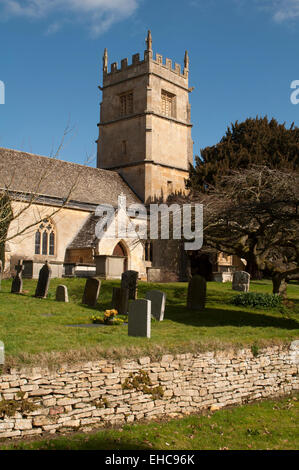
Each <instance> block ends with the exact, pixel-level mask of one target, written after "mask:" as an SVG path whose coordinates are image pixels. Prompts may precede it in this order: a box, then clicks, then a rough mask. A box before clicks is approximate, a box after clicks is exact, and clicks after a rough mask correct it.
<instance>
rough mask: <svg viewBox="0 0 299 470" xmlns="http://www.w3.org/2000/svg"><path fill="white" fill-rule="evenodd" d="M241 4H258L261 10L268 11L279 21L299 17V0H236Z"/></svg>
mask: <svg viewBox="0 0 299 470" xmlns="http://www.w3.org/2000/svg"><path fill="white" fill-rule="evenodd" d="M234 1H235V2H236V3H237V4H239V5H240V6H245V5H248V4H250V3H251V4H252V2H254V5H256V6H257V7H258V8H259V9H260V10H263V11H267V12H269V14H270V15H271V17H272V19H273V20H274V21H276V22H277V23H282V22H283V21H287V20H297V19H299V0H234Z"/></svg>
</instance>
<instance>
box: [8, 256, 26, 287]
mask: <svg viewBox="0 0 299 470" xmlns="http://www.w3.org/2000/svg"><path fill="white" fill-rule="evenodd" d="M15 268H16V271H17V273H16V275H15V277H14V278H13V281H12V285H11V293H12V294H21V293H22V290H23V279H22V272H23V269H24V266H23V260H19V262H18V264H17V266H16V267H15Z"/></svg>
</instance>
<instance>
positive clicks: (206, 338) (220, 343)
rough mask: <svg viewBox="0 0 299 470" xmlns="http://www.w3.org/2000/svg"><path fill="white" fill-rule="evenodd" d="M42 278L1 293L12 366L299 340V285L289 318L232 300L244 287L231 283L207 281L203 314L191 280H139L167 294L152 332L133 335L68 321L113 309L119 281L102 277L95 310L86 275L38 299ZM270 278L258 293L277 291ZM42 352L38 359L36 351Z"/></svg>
mask: <svg viewBox="0 0 299 470" xmlns="http://www.w3.org/2000/svg"><path fill="white" fill-rule="evenodd" d="M36 283H37V281H36V280H24V287H23V289H24V291H25V294H24V295H15V294H10V288H11V281H10V280H5V281H2V289H1V291H0V339H1V340H2V341H3V342H4V343H5V350H6V359H7V363H8V364H11V365H12V364H17V363H20V362H21V363H37V362H38V364H43V363H44V364H54V363H55V364H58V363H61V362H64V361H72V362H73V361H74V360H76V359H80V360H81V359H84V360H85V359H88V360H90V359H91V358H92V359H95V358H96V357H118V358H120V357H124V356H126V355H127V357H133V356H137V355H140V354H143V355H147V354H149V355H151V356H159V355H161V354H162V353H167V352H170V353H171V352H187V351H188V352H192V351H203V350H207V349H217V348H225V347H227V346H228V345H230V346H233V347H239V346H249V347H251V346H252V345H253V344H254V343H257V344H258V345H260V346H263V345H265V344H274V343H280V342H284V343H287V342H290V341H292V340H294V339H295V338H299V322H298V313H299V285H298V283H297V284H296V283H292V284H290V285H289V287H288V296H289V299H290V300H292V301H293V302H294V308H292V309H291V310H289V314H288V316H287V317H286V316H283V315H282V314H281V313H280V312H279V310H272V311H267V310H258V309H250V308H248V307H246V308H245V307H237V306H233V305H231V304H230V300H231V299H232V298H233V297H234V296H235V295H237V294H238V293H236V292H234V291H232V289H231V283H226V284H221V283H215V282H210V283H208V292H207V304H206V309H205V311H204V312H194V311H193V312H192V311H188V309H187V308H186V306H185V305H186V295H187V284H185V283H172V284H147V283H142V282H141V283H139V291H138V296H139V298H143V297H145V293H146V291H147V290H150V289H153V288H158V289H161V290H163V291H164V292H166V294H167V305H166V314H165V321H163V322H160V323H159V322H156V321H152V337H151V339H145V338H132V337H128V335H127V326H126V325H122V326H109V327H107V326H106V327H99V328H77V327H75V328H74V327H73V328H71V327H68V326H67V325H71V324H82V323H90V317H91V316H92V315H93V314H95V313H97V312H103V311H104V310H105V309H107V308H111V305H110V302H111V297H112V287H113V286H118V285H119V281H103V282H102V288H101V292H100V297H99V303H98V305H97V307H96V308H89V307H86V306H84V305H82V304H81V299H82V294H83V289H84V285H85V279H52V280H51V284H50V290H49V298H48V299H44V300H41V299H36V298H34V297H33V294H34V291H35V287H36ZM58 284H65V285H67V287H68V290H69V297H70V302H69V303H68V304H63V303H60V302H56V301H55V291H56V287H57V285H58ZM271 287H272V284H271V282H270V281H266V280H263V281H257V282H251V287H250V288H251V291H252V292H264V293H266V292H268V293H270V292H271ZM37 354H38V355H39V359H37V358H36V357H34V355H37Z"/></svg>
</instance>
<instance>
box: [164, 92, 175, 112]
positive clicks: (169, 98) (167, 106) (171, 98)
mask: <svg viewBox="0 0 299 470" xmlns="http://www.w3.org/2000/svg"><path fill="white" fill-rule="evenodd" d="M161 97H162V103H161V106H162V109H161V112H162V114H163V115H164V116H169V117H176V96H175V95H173V94H172V93H169V92H168V91H165V90H162V95H161Z"/></svg>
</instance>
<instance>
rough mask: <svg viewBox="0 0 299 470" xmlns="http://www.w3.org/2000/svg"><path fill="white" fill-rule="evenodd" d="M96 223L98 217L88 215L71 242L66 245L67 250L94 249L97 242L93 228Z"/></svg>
mask: <svg viewBox="0 0 299 470" xmlns="http://www.w3.org/2000/svg"><path fill="white" fill-rule="evenodd" d="M98 221H99V217H96V216H95V215H93V214H92V215H90V216H89V217H88V219H87V221H86V222H85V224H84V225H83V227H82V228H81V229H80V230H79V232H78V233H77V235H76V236H75V238H74V239H73V241H72V242H71V243H70V244H69V245H68V248H87V247H93V248H95V247H96V246H97V243H98V241H99V240H98V238H97V237H96V235H95V228H96V224H97V223H98Z"/></svg>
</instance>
